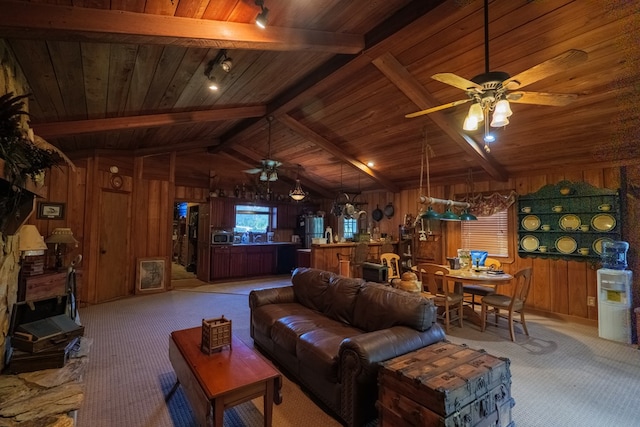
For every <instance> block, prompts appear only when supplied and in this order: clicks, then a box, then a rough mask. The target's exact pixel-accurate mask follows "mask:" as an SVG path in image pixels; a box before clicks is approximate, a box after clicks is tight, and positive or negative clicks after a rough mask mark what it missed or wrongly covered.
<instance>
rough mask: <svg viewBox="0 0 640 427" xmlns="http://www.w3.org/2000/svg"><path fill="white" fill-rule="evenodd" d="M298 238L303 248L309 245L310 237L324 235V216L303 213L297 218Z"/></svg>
mask: <svg viewBox="0 0 640 427" xmlns="http://www.w3.org/2000/svg"><path fill="white" fill-rule="evenodd" d="M298 224H299V230H298V233H299V235H300V239H301V240H302V244H303V245H304V247H305V248H310V247H311V239H314V238H317V237H324V217H322V216H316V215H304V216H302V217H300V218H299V220H298Z"/></svg>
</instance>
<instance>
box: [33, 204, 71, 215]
mask: <svg viewBox="0 0 640 427" xmlns="http://www.w3.org/2000/svg"><path fill="white" fill-rule="evenodd" d="M37 218H38V219H64V203H52V202H38V215H37Z"/></svg>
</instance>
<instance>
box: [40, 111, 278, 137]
mask: <svg viewBox="0 0 640 427" xmlns="http://www.w3.org/2000/svg"><path fill="white" fill-rule="evenodd" d="M265 112H266V107H265V106H264V105H255V106H247V107H233V108H220V109H216V110H202V111H187V112H183V113H164V114H150V115H145V116H127V117H111V118H107V119H93V120H76V121H70V122H55V123H39V124H38V123H36V124H33V125H32V126H33V129H34V132H35V133H36V135H39V136H41V137H43V138H54V137H59V136H69V135H81V134H85V133H95V132H106V131H114V130H126V129H137V128H150V127H160V126H173V125H179V124H185V123H195V122H199V123H202V122H217V121H222V120H235V119H243V118H247V117H262V116H264V114H265Z"/></svg>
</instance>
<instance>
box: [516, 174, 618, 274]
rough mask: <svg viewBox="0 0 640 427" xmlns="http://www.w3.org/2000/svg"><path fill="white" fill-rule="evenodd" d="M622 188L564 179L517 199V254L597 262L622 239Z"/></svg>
mask: <svg viewBox="0 0 640 427" xmlns="http://www.w3.org/2000/svg"><path fill="white" fill-rule="evenodd" d="M621 210H622V209H621V205H620V196H619V193H618V191H616V190H611V189H606V188H597V187H594V186H592V185H590V184H587V183H584V182H570V181H561V182H559V183H557V184H555V185H553V184H550V185H546V186H544V187H542V188H541V189H540V190H538V191H537V192H535V193H531V194H527V195H523V196H520V197H519V199H518V254H519V255H520V256H521V257H543V258H559V259H567V260H574V261H576V260H579V261H589V262H595V261H597V260H598V259H600V256H601V254H602V244H603V243H604V242H607V241H616V240H620V238H621V235H622V224H621V221H620V212H621Z"/></svg>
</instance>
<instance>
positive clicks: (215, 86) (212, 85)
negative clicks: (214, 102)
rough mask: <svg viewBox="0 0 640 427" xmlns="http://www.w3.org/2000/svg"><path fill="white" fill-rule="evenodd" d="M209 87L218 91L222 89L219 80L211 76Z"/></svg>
mask: <svg viewBox="0 0 640 427" xmlns="http://www.w3.org/2000/svg"><path fill="white" fill-rule="evenodd" d="M209 89H210V90H212V91H214V92H216V91H218V89H220V86H218V82H217V80H216V78H215V77H213V76H211V77H209Z"/></svg>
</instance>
